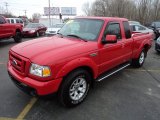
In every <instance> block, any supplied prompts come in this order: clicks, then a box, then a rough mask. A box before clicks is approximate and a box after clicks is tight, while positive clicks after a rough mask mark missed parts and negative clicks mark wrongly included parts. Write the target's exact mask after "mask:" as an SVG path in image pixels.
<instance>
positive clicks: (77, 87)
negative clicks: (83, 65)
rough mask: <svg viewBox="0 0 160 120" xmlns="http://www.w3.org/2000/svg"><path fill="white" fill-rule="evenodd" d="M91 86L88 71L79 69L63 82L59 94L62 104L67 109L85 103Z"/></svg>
mask: <svg viewBox="0 0 160 120" xmlns="http://www.w3.org/2000/svg"><path fill="white" fill-rule="evenodd" d="M90 84H91V75H90V74H89V72H88V71H86V70H83V69H77V70H75V71H73V72H71V73H70V74H69V75H68V76H67V77H66V78H65V79H64V81H63V83H62V86H61V88H60V91H59V93H58V96H59V100H60V102H61V103H62V104H63V105H64V106H66V107H74V106H76V105H78V104H80V103H82V102H83V101H84V99H85V98H86V96H87V94H88V91H89V89H90Z"/></svg>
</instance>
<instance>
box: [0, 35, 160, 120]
mask: <svg viewBox="0 0 160 120" xmlns="http://www.w3.org/2000/svg"><path fill="white" fill-rule="evenodd" d="M32 39H33V38H24V39H23V42H24V41H28V40H32ZM13 45H16V43H14V41H13V40H12V39H11V40H6V41H5V40H4V41H0V82H1V83H0V96H1V97H0V120H65V119H66V120H159V119H160V55H159V54H157V53H156V52H155V50H154V43H153V46H152V48H151V50H150V51H149V53H148V57H147V59H146V61H145V63H144V65H143V67H142V68H140V69H135V68H132V67H128V68H127V69H125V70H123V71H121V72H119V73H117V74H115V75H113V76H112V77H109V78H108V79H106V80H104V81H102V82H99V83H96V84H95V86H94V88H93V89H91V91H90V93H89V95H88V97H87V99H86V100H85V101H84V102H83V103H82V104H81V105H79V106H77V107H75V108H70V109H68V108H64V107H62V106H61V105H59V103H58V101H57V98H56V96H53V97H52V98H33V97H31V96H28V95H26V94H25V93H23V92H22V91H21V90H19V89H18V88H17V87H16V86H15V85H14V84H13V83H12V81H11V80H10V78H9V76H8V74H7V65H6V64H7V60H8V50H9V48H10V47H12V46H13Z"/></svg>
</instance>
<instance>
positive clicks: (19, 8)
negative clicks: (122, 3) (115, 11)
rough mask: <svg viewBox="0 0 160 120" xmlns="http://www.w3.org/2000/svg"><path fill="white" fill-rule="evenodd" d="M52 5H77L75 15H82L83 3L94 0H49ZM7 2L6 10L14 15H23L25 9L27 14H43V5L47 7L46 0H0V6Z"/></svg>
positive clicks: (29, 15)
mask: <svg viewBox="0 0 160 120" xmlns="http://www.w3.org/2000/svg"><path fill="white" fill-rule="evenodd" d="M50 1H51V6H53V7H77V15H82V14H83V12H82V10H81V8H82V5H83V3H85V2H88V1H89V2H93V1H94V0H50ZM5 2H7V3H8V5H9V6H8V10H9V11H11V12H12V13H13V14H14V15H18V16H19V15H24V10H27V16H28V17H31V16H32V14H33V13H40V14H44V12H43V10H44V9H43V7H48V0H0V6H1V7H4V8H6V7H5Z"/></svg>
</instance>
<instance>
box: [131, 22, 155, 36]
mask: <svg viewBox="0 0 160 120" xmlns="http://www.w3.org/2000/svg"><path fill="white" fill-rule="evenodd" d="M130 27H131V30H132V31H133V32H138V33H152V34H153V39H155V35H154V31H153V30H152V29H149V28H147V27H145V26H143V25H140V24H130Z"/></svg>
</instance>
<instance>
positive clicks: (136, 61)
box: [132, 50, 146, 67]
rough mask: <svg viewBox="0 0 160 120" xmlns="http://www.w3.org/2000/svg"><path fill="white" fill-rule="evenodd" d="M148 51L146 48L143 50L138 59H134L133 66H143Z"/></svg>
mask: <svg viewBox="0 0 160 120" xmlns="http://www.w3.org/2000/svg"><path fill="white" fill-rule="evenodd" d="M145 57H146V52H145V51H144V50H142V51H141V54H140V55H139V57H138V58H137V59H133V60H132V66H134V67H141V66H142V65H143V63H144V61H145Z"/></svg>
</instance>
